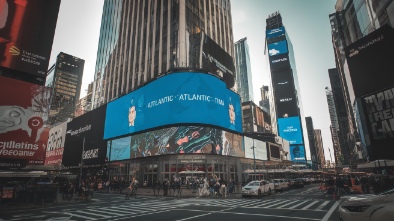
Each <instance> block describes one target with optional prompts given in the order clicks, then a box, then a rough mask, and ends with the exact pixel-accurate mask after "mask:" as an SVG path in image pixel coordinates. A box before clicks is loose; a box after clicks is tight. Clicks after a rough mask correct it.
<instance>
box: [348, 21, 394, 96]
mask: <svg viewBox="0 0 394 221" xmlns="http://www.w3.org/2000/svg"><path fill="white" fill-rule="evenodd" d="M393 39H394V29H393V28H392V27H390V26H389V25H384V26H382V27H380V28H379V29H377V30H376V31H374V32H372V33H370V34H368V35H367V36H365V37H363V38H361V39H359V40H357V41H356V42H354V43H353V44H350V45H349V46H347V47H345V55H346V60H347V64H348V66H349V73H350V78H351V83H352V86H353V90H354V95H355V97H356V98H360V97H361V96H366V95H367V94H369V93H374V92H375V91H378V90H381V89H383V88H387V87H391V86H392V85H394V78H388V77H387V76H391V75H392V74H393V70H394V51H393V48H394V41H393Z"/></svg>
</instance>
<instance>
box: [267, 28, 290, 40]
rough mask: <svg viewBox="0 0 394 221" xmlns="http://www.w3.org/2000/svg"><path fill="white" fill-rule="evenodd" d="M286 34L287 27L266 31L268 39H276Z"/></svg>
mask: <svg viewBox="0 0 394 221" xmlns="http://www.w3.org/2000/svg"><path fill="white" fill-rule="evenodd" d="M284 34H285V27H279V28H274V29H268V30H267V31H265V36H266V38H267V39H269V38H276V37H279V36H282V35H284Z"/></svg>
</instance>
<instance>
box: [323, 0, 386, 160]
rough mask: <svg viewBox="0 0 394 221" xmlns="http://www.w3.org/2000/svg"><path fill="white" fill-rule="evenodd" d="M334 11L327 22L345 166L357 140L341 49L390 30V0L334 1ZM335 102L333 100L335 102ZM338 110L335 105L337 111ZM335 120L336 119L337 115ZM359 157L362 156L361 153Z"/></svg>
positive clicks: (352, 100) (355, 150) (351, 97)
mask: <svg viewBox="0 0 394 221" xmlns="http://www.w3.org/2000/svg"><path fill="white" fill-rule="evenodd" d="M335 10H336V12H335V13H333V14H330V15H329V19H330V23H331V30H332V33H331V34H332V43H333V48H334V54H335V62H336V66H337V69H338V74H339V80H340V84H341V90H342V91H343V92H342V93H343V99H344V102H345V110H346V115H347V120H346V121H347V123H344V124H341V119H339V127H340V133H342V135H341V136H342V137H344V138H345V140H344V147H341V148H342V150H343V151H342V152H343V153H342V154H343V158H344V161H345V162H344V163H345V164H348V160H347V159H350V157H352V156H354V155H355V153H357V151H358V150H357V146H356V142H358V141H359V140H360V138H359V133H358V131H357V130H358V128H357V126H356V120H355V113H354V111H353V110H354V105H356V104H355V100H356V97H355V96H354V91H353V85H352V82H351V80H350V79H351V78H350V72H349V68H348V64H347V61H346V57H345V51H344V48H345V47H346V46H348V45H350V44H352V43H354V42H355V41H357V40H358V39H360V38H362V37H365V36H367V35H368V34H370V33H371V32H373V31H375V30H376V29H378V28H380V27H382V26H383V25H385V24H389V25H391V26H392V27H393V24H394V3H393V1H392V0H384V1H381V0H346V1H342V0H337V3H336V5H335ZM334 96H335V95H334ZM334 100H335V99H334ZM335 102H337V101H336V100H335ZM335 105H337V103H336V104H335ZM340 108H341V109H342V107H340ZM340 108H338V106H337V110H339V109H340ZM338 118H340V116H339V114H338ZM350 155H351V156H350ZM363 156H365V154H364V153H363Z"/></svg>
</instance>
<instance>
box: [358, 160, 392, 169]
mask: <svg viewBox="0 0 394 221" xmlns="http://www.w3.org/2000/svg"><path fill="white" fill-rule="evenodd" d="M386 166H388V167H393V166H394V160H375V161H372V162H369V163H363V164H357V169H370V168H376V167H386Z"/></svg>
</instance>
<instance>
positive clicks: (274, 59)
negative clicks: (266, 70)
mask: <svg viewBox="0 0 394 221" xmlns="http://www.w3.org/2000/svg"><path fill="white" fill-rule="evenodd" d="M269 61H270V69H271V70H277V69H280V68H283V67H290V61H289V54H288V53H285V54H279V55H274V56H270V57H269Z"/></svg>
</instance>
